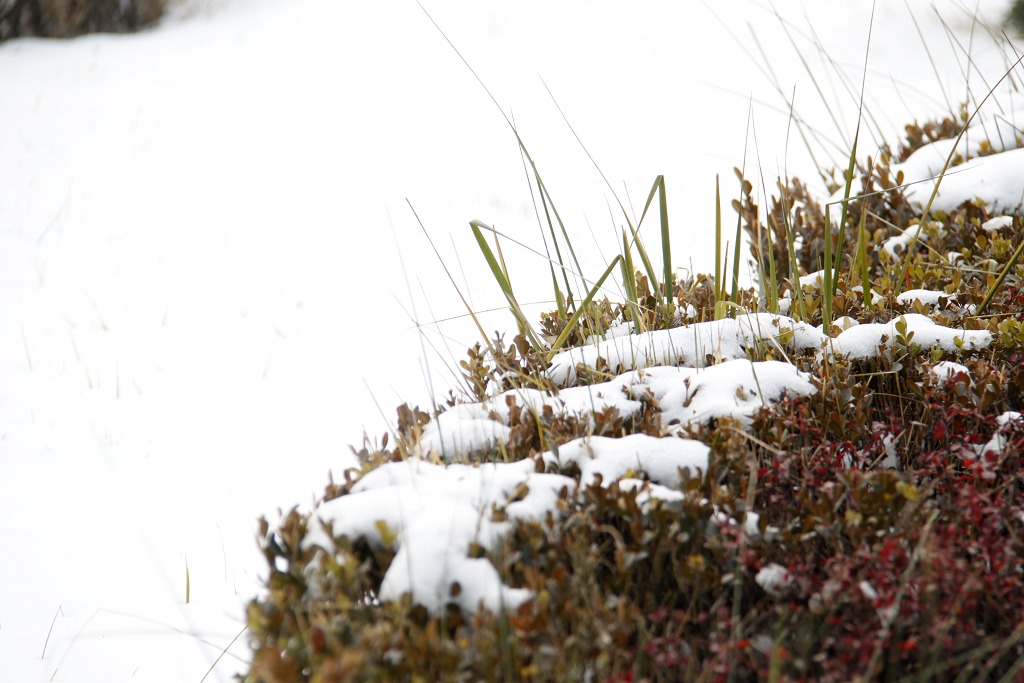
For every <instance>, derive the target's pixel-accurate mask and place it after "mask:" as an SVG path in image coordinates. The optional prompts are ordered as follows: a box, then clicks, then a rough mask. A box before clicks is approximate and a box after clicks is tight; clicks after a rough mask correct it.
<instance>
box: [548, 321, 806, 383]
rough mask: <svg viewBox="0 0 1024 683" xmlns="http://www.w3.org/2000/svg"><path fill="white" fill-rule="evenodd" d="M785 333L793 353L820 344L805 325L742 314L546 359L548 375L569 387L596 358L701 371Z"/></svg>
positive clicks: (623, 364)
mask: <svg viewBox="0 0 1024 683" xmlns="http://www.w3.org/2000/svg"><path fill="white" fill-rule="evenodd" d="M789 332H791V333H792V335H793V340H792V345H793V347H794V348H796V349H797V350H803V349H808V348H816V347H818V346H820V344H821V341H822V339H821V335H820V334H819V333H818V332H817V330H815V329H814V327H812V326H810V325H808V324H807V323H802V322H796V321H794V320H793V319H792V318H788V317H786V316H776V315H772V314H769V313H747V314H744V315H741V316H740V317H739V318H736V319H733V318H725V319H722V320H715V321H710V322H704V323H694V324H692V325H684V326H682V327H675V328H672V329H669V330H655V331H652V332H644V333H642V334H635V335H630V336H628V337H616V338H614V339H607V340H604V341H602V342H599V343H597V344H594V345H591V346H584V347H580V348H575V349H568V350H566V351H561V352H559V353H557V354H555V356H554V357H553V358H552V359H551V369H550V370H549V374H550V376H551V379H552V380H553V381H554V382H555V383H556V384H560V385H561V384H566V383H572V382H575V380H576V366H577V365H578V364H580V363H582V364H583V365H587V366H589V367H591V368H596V367H597V365H598V359H599V358H601V359H604V360H605V361H606V362H607V364H608V367H609V368H611V369H612V370H615V369H619V368H625V369H642V368H647V367H651V366H655V365H676V364H682V365H687V366H690V367H702V366H704V365H706V364H707V357H708V356H712V357H714V358H718V359H721V360H731V359H736V358H745V357H746V349H747V348H750V347H752V346H753V345H754V344H755V343H756V342H767V343H770V344H775V345H781V342H780V337H781V336H782V335H783V334H784V333H789Z"/></svg>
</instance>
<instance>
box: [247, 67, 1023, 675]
mask: <svg viewBox="0 0 1024 683" xmlns="http://www.w3.org/2000/svg"><path fill="white" fill-rule="evenodd" d="M1016 66H1017V65H1015V66H1014V68H1016ZM1011 73H1012V69H1011V71H1010V72H1008V74H1007V75H1008V76H1009V75H1010V74H1011ZM1004 79H1005V77H1004ZM1011 81H1012V79H1011ZM1018 100H1019V98H1017V97H1016V96H1011V97H1010V99H1009V100H1007V105H1006V106H1004V107H1002V108H1001V112H1000V113H999V114H998V115H997V116H994V117H991V118H988V119H986V118H985V117H981V116H979V115H978V113H979V111H980V106H979V107H978V108H977V109H976V110H975V112H974V113H973V114H970V115H969V114H968V109H967V108H966V107H964V108H962V110H961V111H960V112H958V113H956V114H953V115H951V116H950V117H949V118H947V119H945V120H942V121H932V122H927V123H925V124H922V125H918V124H916V123H915V124H913V125H910V126H907V129H906V137H905V139H904V141H903V143H902V145H901V146H900V148H899V149H896V150H890V149H888V148H883V149H881V150H880V151H879V153H878V154H877V155H876V156H875V157H874V158H869V159H867V160H865V161H859V160H858V158H857V154H856V148H857V147H856V140H854V143H853V150H852V151H851V152H850V157H849V167H848V168H847V169H846V170H845V172H844V173H842V174H841V179H840V180H837V181H834V182H832V183H831V184H830V186H829V188H828V190H829V193H830V194H831V196H826V197H824V198H822V197H817V196H816V195H815V194H814V193H812V192H811V191H809V190H808V189H807V187H806V186H805V185H804V184H803V183H802V182H801V181H800V180H799V179H797V178H780V179H779V180H778V182H777V191H776V193H775V195H774V196H770V197H769V199H768V202H767V204H768V205H767V206H766V207H764V206H761V205H759V200H758V199H757V197H756V195H755V193H754V192H753V187H754V185H753V183H752V182H750V181H748V180H747V179H745V178H744V177H743V174H742V173H741V172H740V171H737V175H738V176H739V180H740V187H741V192H740V196H739V197H737V198H736V200H735V201H734V202H733V207H734V208H735V210H736V212H737V215H738V220H737V225H736V239H735V240H734V241H733V244H736V243H737V242H738V241H739V237H740V235H741V234H745V235H746V237H747V241H748V243H749V245H750V255H751V258H752V262H753V264H754V268H755V270H756V273H757V276H756V280H755V283H754V286H751V287H746V288H744V287H741V286H740V283H739V264H740V258H739V254H738V253H733V254H732V256H731V259H732V261H731V263H730V257H729V256H728V254H727V255H726V256H725V257H723V256H722V255H721V254H720V253H719V254H716V258H715V272H714V273H708V274H699V275H688V276H686V277H680V276H678V275H677V273H676V271H675V269H674V268H673V267H672V263H671V250H670V248H669V241H670V237H671V231H670V230H669V228H668V216H667V211H666V205H667V202H666V200H665V183H664V179H663V178H659V179H658V180H656V181H655V183H654V186H653V187H652V189H651V192H650V195H649V197H648V200H647V205H646V206H645V208H644V211H643V214H644V216H646V215H647V213H648V211H649V210H650V209H651V208H652V206H654V201H655V199H658V200H659V201H658V207H659V208H660V214H661V243H662V254H661V263H660V264H658V267H655V265H654V260H652V258H651V256H650V254H648V252H647V251H646V249H645V247H644V244H643V240H642V238H641V235H640V230H639V227H638V226H639V224H638V225H637V226H634V225H633V224H632V222H631V221H630V219H629V216H628V215H627V217H626V222H627V224H628V227H627V228H626V229H624V230H623V233H622V245H621V249H620V252H619V254H618V255H617V256H616V257H615V258H614V259H613V260H612V262H611V263H610V264H608V266H607V268H606V270H605V271H604V272H603V273H602V274H601V276H600V277H598V278H596V279H594V280H585V279H583V278H582V276H579V275H578V273H579V268H578V265H576V264H573V266H576V267H572V266H570V265H569V264H568V263H567V259H568V255H570V254H572V253H573V252H572V249H571V245H569V244H567V242H568V237H567V236H566V231H565V228H564V226H563V225H562V224H561V220H560V218H558V212H557V211H555V210H554V207H553V205H552V204H551V198H550V196H549V195H548V194H547V188H546V186H545V185H544V183H543V182H542V181H541V179H540V176H539V173H537V171H536V167H533V168H532V171H533V174H534V180H535V182H536V186H535V188H534V189H535V191H536V193H537V196H538V197H539V198H540V199H539V201H540V202H541V203H542V205H543V211H540V212H539V214H540V215H543V216H547V217H548V225H547V226H546V227H545V230H546V232H547V233H548V234H549V235H550V239H551V241H552V242H553V244H555V245H557V244H558V243H559V236H561V239H562V248H561V249H558V248H553V249H552V250H551V253H555V254H557V258H556V259H555V260H553V261H552V262H551V264H552V265H551V281H552V287H553V290H554V297H553V300H554V302H555V308H554V310H552V311H550V312H549V313H545V314H543V315H542V316H541V319H540V321H539V322H534V321H531V320H529V319H528V318H527V317H526V316H525V315H524V314H523V312H522V309H521V307H520V306H519V304H518V300H517V297H516V294H515V292H514V290H513V289H512V287H511V285H510V284H509V283H510V278H509V275H508V273H507V272H506V271H505V268H504V265H503V261H502V259H501V257H500V253H501V252H500V249H499V248H497V239H498V237H499V235H498V233H497V232H496V231H492V230H491V229H490V228H489V227H488V226H486V225H485V224H483V223H481V222H479V221H474V222H472V223H471V226H472V229H473V231H474V234H475V235H476V238H477V241H478V243H479V246H480V248H481V251H482V253H483V255H484V257H485V259H486V260H487V261H488V263H489V264H490V267H491V270H492V272H493V274H494V277H495V279H496V281H497V283H498V284H499V285H500V286H501V288H502V290H503V292H504V294H505V296H506V297H507V299H508V302H509V306H510V310H511V311H512V313H513V315H514V316H515V319H516V322H517V325H518V333H517V334H516V335H515V337H514V338H513V339H512V341H511V342H506V341H505V339H504V338H503V337H502V336H500V335H499V336H497V337H495V338H493V339H486V338H484V339H481V341H480V343H478V344H476V345H475V346H474V347H473V348H471V349H469V350H468V352H467V357H466V358H465V360H463V361H462V362H461V367H462V374H463V377H464V380H465V386H466V393H465V395H463V396H459V397H457V396H454V395H451V396H450V397H449V399H448V401H447V403H446V405H445V406H443V407H442V408H440V409H438V410H435V411H433V412H430V413H428V412H425V411H422V410H420V409H419V408H416V407H410V406H407V405H403V406H401V407H399V409H398V420H397V428H396V430H395V431H394V432H393V433H392V434H387V435H384V436H383V437H382V438H381V439H380V440H379V441H378V442H376V443H374V444H370V443H367V444H365V445H364V447H363V448H362V449H361V451H359V453H358V455H359V456H360V462H361V469H360V471H349V472H346V473H345V476H344V480H343V481H341V482H334V481H332V482H330V483H329V485H328V486H327V488H326V490H325V493H324V496H323V501H322V503H321V504H320V505H319V506H318V507H317V509H316V510H315V511H314V512H313V513H311V514H301V513H299V512H298V511H297V510H292V511H291V512H290V513H289V514H288V515H286V516H285V518H284V519H283V521H282V522H281V523H280V524H278V525H276V526H273V527H272V526H271V525H270V524H269V523H268V522H267V521H266V520H261V530H260V536H261V539H262V549H263V552H264V555H265V557H266V560H267V567H268V576H267V582H266V591H265V594H263V595H261V596H260V597H259V598H257V599H255V600H253V601H252V602H251V603H250V604H249V607H248V624H249V631H250V637H251V642H252V645H253V648H254V658H253V661H252V664H251V668H250V670H249V672H248V673H247V675H246V677H245V680H247V681H251V682H257V681H265V682H268V683H269V682H272V681H273V682H279V681H287V682H291V681H316V682H322V683H327V682H334V681H348V680H408V681H419V680H451V681H462V680H473V681H475V680H505V681H529V680H585V681H606V682H611V681H679V680H697V681H736V680H744V681H746V680H773V681H806V680H816V681H854V680H886V681H898V680H965V681H966V680H978V681H988V680H1004V681H1012V680H1020V678H1021V676H1022V675H1024V626H1022V624H1024V569H1022V568H1024V543H1022V535H1024V461H1022V456H1024V417H1022V415H1021V411H1022V409H1024V289H1022V285H1024V266H1022V265H1020V264H1019V259H1020V256H1021V253H1022V252H1024V212H1022V210H1021V203H1022V201H1024V190H1022V189H1021V188H1024V173H1022V171H1021V169H1022V168H1024V163H1022V158H1021V154H1022V153H1024V133H1022V132H1021V131H1022V129H1024V126H1022V125H1021V120H1020V119H1019V118H1017V119H1015V118H1014V115H1015V113H1016V112H1019V111H1021V110H1022V109H1024V106H1022V103H1021V102H1019V101H1018ZM520 144H522V143H521V141H520ZM523 151H524V153H525V152H526V150H525V148H523ZM525 158H526V160H527V162H528V163H529V164H530V165H531V166H532V160H531V158H530V157H529V154H525ZM980 161H984V162H985V164H986V165H985V168H987V169H988V171H989V173H988V174H987V175H985V176H984V177H985V178H987V180H985V181H984V182H977V181H976V182H974V184H971V183H969V182H966V181H965V180H964V179H965V178H967V179H969V178H971V177H975V178H977V177H978V176H977V175H976V174H975V175H973V176H972V173H971V171H973V170H974V169H976V168H978V167H979V162H980ZM954 167H955V168H956V170H957V171H958V172H957V173H950V169H954ZM822 175H823V176H826V177H828V175H827V174H822ZM832 177H834V176H832ZM624 213H625V211H624ZM652 213H656V212H652ZM718 215H719V218H718V225H717V226H716V228H717V232H718V243H719V244H720V245H721V244H724V241H723V239H722V225H721V217H720V216H721V211H720V210H719V214H718ZM642 221H643V217H642V218H641V222H642ZM492 244H494V245H495V246H493V247H492ZM735 251H736V250H734V252H735ZM563 255H566V260H563ZM573 258H574V257H573ZM616 270H617V273H618V277H619V286H620V288H621V289H620V291H621V296H619V297H617V298H615V299H612V298H608V297H606V296H599V294H601V292H602V291H603V290H602V288H603V286H604V283H605V282H608V281H609V278H610V277H611V275H612V274H613V273H615V272H616ZM570 277H573V278H576V283H575V285H574V284H572V283H570V281H569V280H570ZM563 284H564V287H563Z"/></svg>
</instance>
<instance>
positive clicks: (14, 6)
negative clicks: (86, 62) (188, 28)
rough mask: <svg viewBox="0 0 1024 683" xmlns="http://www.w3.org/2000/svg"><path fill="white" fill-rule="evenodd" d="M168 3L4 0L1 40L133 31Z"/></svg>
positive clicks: (154, 18)
mask: <svg viewBox="0 0 1024 683" xmlns="http://www.w3.org/2000/svg"><path fill="white" fill-rule="evenodd" d="M166 5H167V1H166V0H4V1H3V2H0V41H3V40H10V39H12V38H21V37H25V36H36V37H39V38H74V37H76V36H81V35H85V34H87V33H131V32H133V31H138V30H139V29H141V28H144V27H146V26H149V25H150V24H153V23H154V22H156V21H157V20H158V19H160V17H162V16H163V13H164V10H165V9H166Z"/></svg>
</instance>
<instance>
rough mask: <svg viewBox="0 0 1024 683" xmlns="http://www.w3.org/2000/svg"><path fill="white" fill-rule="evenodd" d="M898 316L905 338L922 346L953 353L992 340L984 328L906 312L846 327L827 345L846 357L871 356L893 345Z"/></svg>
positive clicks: (895, 339) (983, 344) (969, 349)
mask: <svg viewBox="0 0 1024 683" xmlns="http://www.w3.org/2000/svg"><path fill="white" fill-rule="evenodd" d="M901 320H902V321H904V322H905V323H906V326H907V327H906V335H907V339H908V341H909V342H910V343H912V344H918V345H919V346H921V347H922V348H924V349H929V348H932V347H938V348H940V349H942V350H943V351H946V352H948V353H955V352H956V351H957V350H958V349H960V348H962V349H964V350H967V351H976V350H978V349H983V348H985V347H987V346H988V345H989V344H990V343H992V333H991V332H988V331H987V330H955V329H952V328H949V327H945V326H944V325H939V324H938V323H936V322H935V321H933V320H932V319H931V318H929V317H927V316H924V315H920V314H918V313H907V314H906V315H903V316H900V317H899V318H897V319H895V320H892V321H890V322H888V323H866V324H862V325H858V326H856V327H853V328H850V329H848V330H846V331H845V332H843V333H842V334H840V335H839V336H838V337H836V338H835V339H833V340H832V342H831V345H830V349H831V351H832V353H834V354H837V355H842V356H845V357H846V358H848V359H850V360H862V359H865V358H875V357H877V355H878V350H879V348H880V347H882V348H892V347H894V346H895V345H896V343H897V340H898V338H899V337H898V334H899V332H898V330H897V329H896V325H897V324H898V323H899V321H901ZM911 335H913V336H912V337H911Z"/></svg>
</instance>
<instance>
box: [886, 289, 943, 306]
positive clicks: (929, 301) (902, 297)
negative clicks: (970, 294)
mask: <svg viewBox="0 0 1024 683" xmlns="http://www.w3.org/2000/svg"><path fill="white" fill-rule="evenodd" d="M941 299H945V300H947V301H956V294H949V293H947V292H941V291H934V290H930V289H908V290H906V291H904V292H901V293H900V294H899V295H898V296H897V297H896V302H897V303H900V304H903V305H904V306H906V305H908V304H912V303H914V302H915V301H919V302H921V303H922V304H925V305H931V306H936V305H938V304H939V303H940V300H941Z"/></svg>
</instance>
